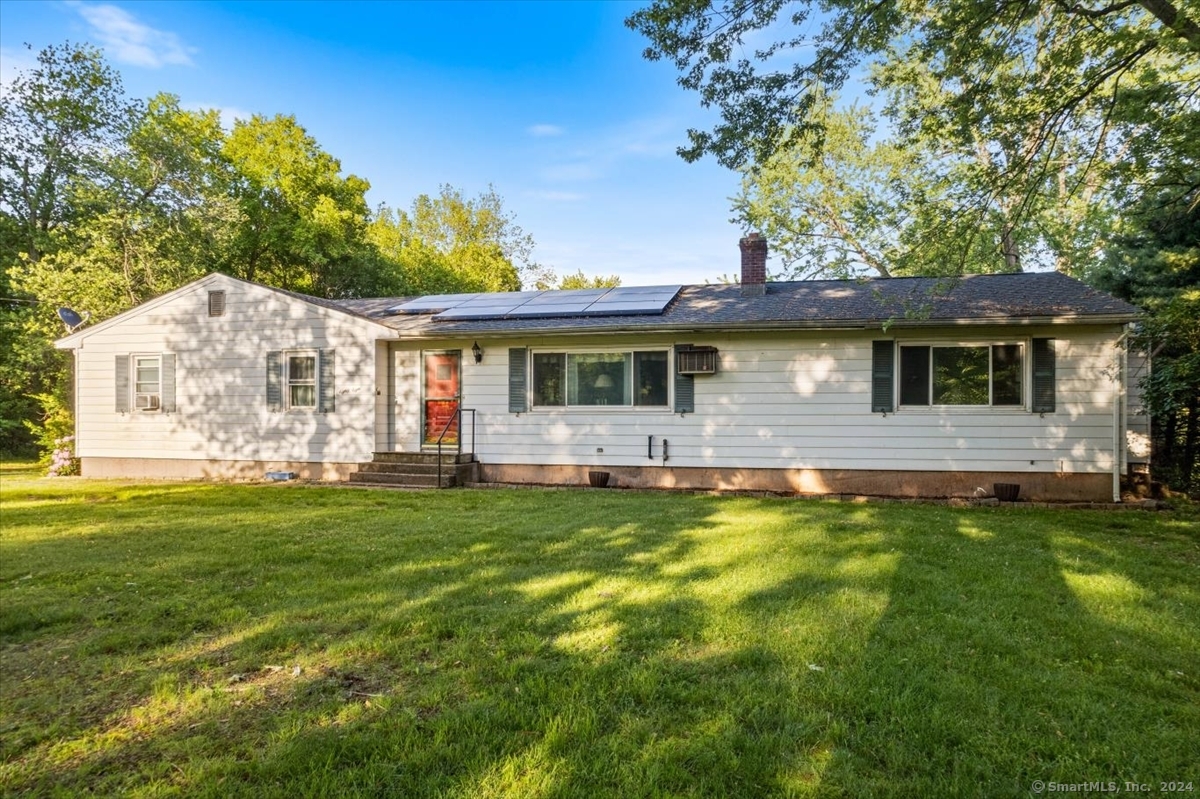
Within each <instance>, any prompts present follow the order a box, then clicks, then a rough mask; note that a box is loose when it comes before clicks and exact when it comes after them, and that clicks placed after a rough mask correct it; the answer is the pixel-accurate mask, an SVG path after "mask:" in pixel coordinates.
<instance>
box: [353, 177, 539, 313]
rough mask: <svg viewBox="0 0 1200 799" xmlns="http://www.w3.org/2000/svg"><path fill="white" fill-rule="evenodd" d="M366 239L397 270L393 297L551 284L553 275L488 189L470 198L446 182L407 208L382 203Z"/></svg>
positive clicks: (499, 198)
mask: <svg viewBox="0 0 1200 799" xmlns="http://www.w3.org/2000/svg"><path fill="white" fill-rule="evenodd" d="M368 239H369V240H370V241H371V243H372V244H374V245H375V247H376V248H377V249H378V250H379V252H380V254H381V256H382V257H383V258H384V259H385V260H386V261H388V262H389V263H391V264H393V265H394V269H395V278H394V286H395V293H398V294H437V293H443V292H465V291H517V290H519V289H520V288H521V287H522V286H526V287H529V286H536V287H539V288H549V287H550V286H551V285H553V280H554V276H553V273H552V272H550V270H548V269H546V268H545V267H543V266H541V265H540V264H538V263H536V262H534V261H533V260H532V255H533V247H534V242H533V237H532V236H530V235H529V234H528V233H526V232H525V231H524V230H522V229H521V227H520V226H519V225H517V223H516V221H515V219H514V217H513V215H512V214H511V213H510V212H508V211H506V210H505V209H504V201H503V199H502V198H501V197H500V195H499V194H497V193H496V191H495V189H493V188H490V187H489V188H488V190H487V191H485V192H483V193H481V194H480V195H479V196H478V197H475V198H467V197H465V196H464V195H463V193H462V191H461V190H459V189H456V188H454V187H452V186H448V185H445V186H442V187H441V190H440V191H439V193H438V194H437V196H430V195H427V194H422V195H420V196H418V197H417V198H416V199H415V200H414V201H413V203H412V206H411V207H410V208H409V210H407V211H404V210H397V209H392V208H389V207H387V206H386V205H385V206H381V207H380V208H379V209H378V211H377V212H376V214H375V217H374V219H373V220H372V222H371V225H370V230H369V233H368Z"/></svg>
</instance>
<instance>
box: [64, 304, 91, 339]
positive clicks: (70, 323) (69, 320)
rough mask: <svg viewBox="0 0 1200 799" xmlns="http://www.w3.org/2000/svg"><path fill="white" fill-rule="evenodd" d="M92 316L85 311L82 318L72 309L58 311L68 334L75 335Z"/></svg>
mask: <svg viewBox="0 0 1200 799" xmlns="http://www.w3.org/2000/svg"><path fill="white" fill-rule="evenodd" d="M90 316H91V314H89V313H88V312H87V311H84V312H83V316H80V315H79V314H77V313H75V311H73V310H71V309H70V308H59V309H58V318H59V319H61V320H62V322H63V324H64V325H66V326H67V333H74V332H75V331H76V330H77V329H79V328H80V327H81V326H83V325H84V324H86V323H87V320H88V317H90Z"/></svg>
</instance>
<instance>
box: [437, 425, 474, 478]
mask: <svg viewBox="0 0 1200 799" xmlns="http://www.w3.org/2000/svg"><path fill="white" fill-rule="evenodd" d="M464 411H466V412H467V413H469V414H471V449H470V454H471V455H472V456H474V454H475V409H474V408H463V407H461V406H460V407H458V408H455V409H454V413H453V415H451V417H450V418H449V419H447V420H446V424H445V426H443V427H442V432H441V434H440V435H439V436H438V439H437V464H438V468H437V487H438V488H441V487H442V444H443V442H444V441H445V440H446V433H448V432H450V426H451V425H453V424H454V423H455V422H458V441H457V445H458V446H457V451H456V452H455V454H456V455H462V451H463V429H462V415H463V412H464Z"/></svg>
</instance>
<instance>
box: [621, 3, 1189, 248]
mask: <svg viewBox="0 0 1200 799" xmlns="http://www.w3.org/2000/svg"><path fill="white" fill-rule="evenodd" d="M1194 16H1195V9H1194V8H1193V7H1191V6H1188V7H1185V8H1178V7H1176V6H1175V5H1173V4H1172V3H1171V2H1164V0H1144V2H1134V1H1133V0H1131V1H1130V2H1119V3H1112V4H1109V5H1104V6H1093V5H1089V4H1086V3H1067V2H1055V3H1048V4H1031V3H1027V2H1024V0H1001V2H987V1H986V0H947V2H932V1H930V2H924V3H916V4H895V3H874V2H869V1H868V0H832V1H831V2H827V3H820V4H818V3H816V2H811V1H808V0H805V1H803V2H794V3H788V2H784V0H727V1H722V0H655V2H653V3H652V4H651V5H650V6H649V7H647V8H645V9H643V10H641V11H638V12H637V13H635V14H634V15H632V16H631V17H630V18H629V19H628V20H627V24H629V25H630V26H631V27H633V28H634V29H636V30H638V31H640V32H641V33H643V34H644V35H645V36H646V37H647V38H648V39H649V42H650V46H649V47H648V48H647V50H646V56H647V57H648V58H651V59H659V58H664V59H668V60H671V61H673V62H674V64H675V65H676V67H677V68H678V69H679V70H680V78H679V82H680V83H681V84H682V85H683V86H685V87H687V88H689V89H693V90H695V91H697V92H698V93H699V96H700V100H701V103H702V104H703V105H704V106H706V107H710V106H711V107H715V108H717V109H718V110H719V112H720V121H718V122H717V123H716V124H715V125H714V126H713V127H712V129H711V130H692V131H689V132H688V136H689V139H690V144H689V145H688V146H686V147H681V148H680V150H679V152H680V154H681V155H682V156H683V157H684V158H686V159H689V160H695V159H697V158H700V157H702V156H704V155H713V156H714V157H716V158H717V159H718V161H719V162H720V163H722V164H724V165H726V166H729V167H734V168H743V169H746V168H749V169H761V168H764V167H767V166H768V165H770V164H772V161H773V160H777V159H778V157H779V156H780V154H781V153H788V154H792V155H795V154H796V153H797V152H800V153H803V154H804V155H805V157H806V158H807V159H808V163H809V164H816V163H818V161H819V158H820V152H821V150H822V148H823V147H824V146H825V144H826V141H825V140H826V138H827V137H829V136H830V135H834V134H836V131H831V130H830V129H829V126H828V121H829V116H828V114H826V113H824V109H823V107H822V98H825V97H828V96H829V95H830V94H831V93H835V92H836V91H837V90H839V89H840V88H842V87H843V85H845V84H846V82H847V81H848V80H851V79H854V80H862V81H865V82H866V85H867V87H868V88H869V89H870V90H872V91H873V92H876V93H882V94H883V95H885V96H887V97H888V100H889V109H888V110H889V122H890V123H891V124H892V127H893V129H894V132H895V134H896V141H897V142H898V143H899V144H901V145H903V146H904V147H906V148H911V147H912V146H914V145H916V144H919V143H921V142H933V141H937V142H943V143H945V144H946V145H947V146H948V149H949V152H948V153H947V157H949V158H951V159H952V160H953V161H954V162H956V163H957V164H958V166H959V174H958V175H956V176H955V180H954V184H953V193H952V194H951V195H950V196H951V197H952V198H953V200H954V201H953V202H952V203H949V204H946V205H944V206H943V205H940V204H939V203H931V204H930V205H928V206H926V207H925V211H926V212H930V213H933V212H936V213H937V214H938V215H939V218H940V220H941V224H942V225H943V226H953V225H955V224H960V223H962V221H963V220H969V219H970V218H972V217H975V218H978V219H983V218H987V219H990V220H994V221H996V222H998V223H999V225H1000V229H999V247H998V248H999V250H1000V252H1001V254H1002V256H1003V257H1004V259H1005V265H1004V268H1005V269H1010V270H1011V269H1015V268H1017V267H1018V266H1019V265H1020V261H1021V258H1022V255H1023V254H1024V253H1036V252H1038V250H1039V249H1040V248H1043V247H1046V248H1049V249H1050V250H1052V251H1053V254H1052V255H1050V256H1047V257H1049V258H1050V259H1059V260H1060V263H1059V265H1060V266H1065V267H1069V266H1070V263H1071V262H1072V261H1074V262H1076V263H1077V262H1078V261H1079V260H1081V259H1082V258H1083V257H1085V256H1087V255H1094V254H1095V252H1096V249H1097V247H1096V242H1097V241H1098V240H1099V239H1098V238H1096V237H1094V236H1093V237H1092V238H1091V239H1089V238H1087V237H1086V236H1079V235H1077V232H1076V231H1078V230H1079V229H1080V226H1081V225H1082V226H1084V227H1086V228H1088V229H1089V230H1095V231H1102V230H1103V228H1104V225H1105V224H1106V222H1105V220H1104V218H1103V217H1104V216H1105V215H1106V214H1107V213H1108V212H1109V210H1110V206H1113V205H1117V206H1119V205H1120V204H1122V203H1124V202H1126V201H1128V200H1129V199H1131V198H1136V196H1138V194H1140V192H1141V191H1142V187H1145V186H1147V185H1152V186H1157V187H1159V188H1163V189H1170V190H1172V191H1173V192H1174V193H1175V195H1176V196H1177V197H1181V196H1185V195H1188V194H1189V193H1190V192H1191V191H1192V190H1193V189H1194V188H1195V187H1196V186H1197V175H1196V169H1195V165H1196V164H1197V163H1198V162H1200V137H1196V136H1195V135H1194V133H1191V132H1194V131H1195V130H1196V129H1198V128H1200V107H1197V105H1196V104H1195V101H1194V90H1195V86H1196V85H1197V83H1198V82H1200V29H1198V28H1197V25H1196V20H1195V19H1194ZM836 138H837V137H836V135H834V139H835V141H834V142H831V143H836ZM833 155H834V157H840V156H842V155H843V154H842V153H833ZM968 167H969V168H968ZM935 174H942V172H941V170H935ZM1097 209H1099V215H1098V216H1097ZM968 229H969V228H968ZM1031 230H1032V231H1034V234H1035V235H1033V236H1032V239H1034V240H1031V241H1026V242H1024V246H1023V247H1022V246H1021V245H1022V242H1021V241H1020V239H1021V237H1022V236H1026V237H1027V238H1028V237H1030V231H1031Z"/></svg>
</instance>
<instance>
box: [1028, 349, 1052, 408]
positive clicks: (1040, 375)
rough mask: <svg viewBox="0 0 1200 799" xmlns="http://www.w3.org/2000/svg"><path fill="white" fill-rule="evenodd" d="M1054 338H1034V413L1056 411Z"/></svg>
mask: <svg viewBox="0 0 1200 799" xmlns="http://www.w3.org/2000/svg"><path fill="white" fill-rule="evenodd" d="M1054 382H1055V378H1054V339H1052V338H1035V339H1034V340H1033V405H1032V410H1033V412H1034V413H1054V400H1055V396H1054Z"/></svg>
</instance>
